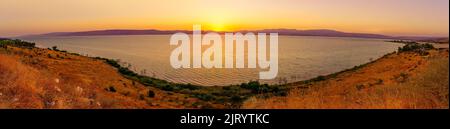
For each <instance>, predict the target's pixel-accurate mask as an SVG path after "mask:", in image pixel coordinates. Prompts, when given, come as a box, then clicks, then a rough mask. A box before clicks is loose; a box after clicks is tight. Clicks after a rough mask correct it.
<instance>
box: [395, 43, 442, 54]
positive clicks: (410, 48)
mask: <svg viewBox="0 0 450 129" xmlns="http://www.w3.org/2000/svg"><path fill="white" fill-rule="evenodd" d="M431 49H434V47H433V45H431V44H429V43H426V44H419V43H416V42H414V43H408V44H406V45H405V46H403V47H399V48H398V52H416V53H419V54H420V55H428V52H427V50H431Z"/></svg>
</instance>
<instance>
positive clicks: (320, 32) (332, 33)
mask: <svg viewBox="0 0 450 129" xmlns="http://www.w3.org/2000/svg"><path fill="white" fill-rule="evenodd" d="M178 32H183V33H188V34H190V33H192V31H189V30H156V29H148V30H129V29H111V30H94V31H80V32H54V33H47V34H38V35H27V36H20V37H48V36H106V35H167V34H174V33H178ZM207 32H212V31H203V33H207ZM234 32H241V33H247V32H254V33H278V34H279V35H289V36H324V37H354V38H377V39H402V40H430V39H442V38H447V39H448V37H420V36H397V37H396V36H387V35H381V34H370V33H349V32H341V31H336V30H329V29H313V30H297V29H263V30H241V31H234ZM218 33H226V32H218Z"/></svg>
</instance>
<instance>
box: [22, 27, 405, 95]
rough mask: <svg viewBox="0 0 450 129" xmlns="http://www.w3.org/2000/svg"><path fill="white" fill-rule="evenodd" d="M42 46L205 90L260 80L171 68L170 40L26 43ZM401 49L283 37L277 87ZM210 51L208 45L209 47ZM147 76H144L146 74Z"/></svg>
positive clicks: (375, 42) (247, 74)
mask: <svg viewBox="0 0 450 129" xmlns="http://www.w3.org/2000/svg"><path fill="white" fill-rule="evenodd" d="M24 40H27V41H32V42H36V44H37V46H38V47H43V48H48V47H52V46H57V47H58V48H59V49H61V50H67V51H69V52H76V53H80V54H83V55H89V56H100V57H105V58H111V59H120V61H122V62H127V63H129V64H131V66H132V69H133V70H135V71H136V72H138V73H142V74H146V75H148V76H153V77H156V78H160V79H165V80H168V81H172V82H177V83H191V84H199V85H205V86H213V85H230V84H240V83H243V82H248V81H250V80H258V77H259V72H260V70H257V69H173V68H172V67H171V65H170V62H169V56H170V54H171V52H172V50H173V49H174V48H175V46H170V45H169V40H170V35H133V36H129V35H127V36H76V37H45V38H24ZM399 46H402V44H396V43H389V42H384V40H379V39H360V38H332V37H304V36H280V37H279V70H278V76H277V78H276V79H273V80H260V81H261V82H264V83H270V84H276V83H285V82H294V81H301V80H306V79H310V78H314V77H317V76H319V75H326V74H331V73H335V72H338V71H341V70H344V69H348V68H352V67H354V66H356V65H360V64H363V63H367V62H369V61H371V60H375V59H377V58H379V57H381V56H383V55H385V54H387V53H390V52H393V51H395V50H396V49H397V48H398V47H399ZM205 47H207V46H204V47H203V48H205ZM144 71H145V72H144Z"/></svg>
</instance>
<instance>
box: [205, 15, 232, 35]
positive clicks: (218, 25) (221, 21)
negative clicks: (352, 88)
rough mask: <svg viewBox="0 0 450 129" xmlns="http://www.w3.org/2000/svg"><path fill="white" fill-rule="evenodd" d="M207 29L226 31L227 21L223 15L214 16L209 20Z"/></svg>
mask: <svg viewBox="0 0 450 129" xmlns="http://www.w3.org/2000/svg"><path fill="white" fill-rule="evenodd" d="M208 26H209V29H210V30H212V31H217V32H221V31H228V28H227V22H226V20H225V18H223V17H215V18H213V19H212V20H211V21H210V22H209V25H208Z"/></svg>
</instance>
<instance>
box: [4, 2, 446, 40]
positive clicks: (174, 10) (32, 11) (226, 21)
mask: <svg viewBox="0 0 450 129" xmlns="http://www.w3.org/2000/svg"><path fill="white" fill-rule="evenodd" d="M0 1H1V3H2V4H0V8H1V9H2V11H0V19H1V22H0V28H1V29H0V37H4V36H19V35H26V34H39V33H48V32H73V31H88V30H104V29H160V30H190V29H192V25H194V24H200V25H202V26H203V30H212V31H238V30H257V29H279V28H287V29H299V30H305V29H333V30H338V31H344V32H360V33H375V34H384V35H393V36H419V35H420V36H448V33H449V30H448V28H449V24H448V22H449V12H448V8H449V7H448V6H449V4H448V2H449V1H448V0H394V1H393V0H342V1H336V0H278V1H276V2H274V1H275V0H245V1H240V0H227V1H223V0H189V1H179V0H164V1H160V0H145V1H144V0H142V1H140V0H139V1H138V0H136V1H123V0H89V1H88V0H66V1H57V0H40V1H30V0H0ZM179 5H182V6H179ZM36 7H38V8H36ZM356 7H357V8H356Z"/></svg>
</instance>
